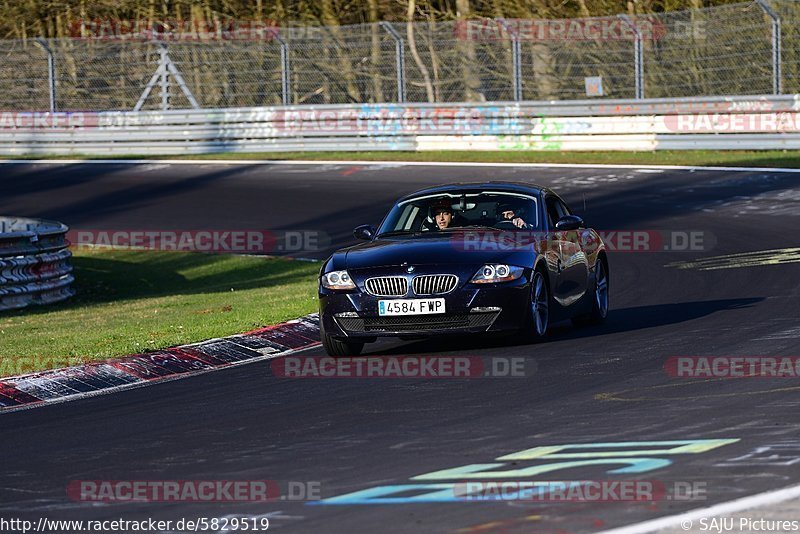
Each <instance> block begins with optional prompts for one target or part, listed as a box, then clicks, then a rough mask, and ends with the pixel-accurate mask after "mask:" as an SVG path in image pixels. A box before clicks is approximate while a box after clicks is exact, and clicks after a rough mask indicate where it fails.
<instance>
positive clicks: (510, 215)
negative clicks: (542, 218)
mask: <svg viewBox="0 0 800 534" xmlns="http://www.w3.org/2000/svg"><path fill="white" fill-rule="evenodd" d="M497 215H498V220H497V222H498V223H501V222H505V221H509V222H510V223H511V224H513V225H514V226H516V227H517V228H527V227H528V223H526V222H525V221H524V220H523V219H522V217H520V216H519V215H518V214H517V210H516V209H515V208H514V206H512V205H511V204H499V205H498V206H497Z"/></svg>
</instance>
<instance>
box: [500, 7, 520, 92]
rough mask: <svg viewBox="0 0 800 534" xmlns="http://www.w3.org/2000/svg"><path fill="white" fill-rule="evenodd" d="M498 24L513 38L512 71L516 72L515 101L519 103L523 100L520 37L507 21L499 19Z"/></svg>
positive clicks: (514, 74)
mask: <svg viewBox="0 0 800 534" xmlns="http://www.w3.org/2000/svg"><path fill="white" fill-rule="evenodd" d="M497 22H498V23H499V24H500V25H501V26H503V28H505V30H506V32H507V33H508V34H509V35H510V36H511V70H513V71H514V72H513V80H514V100H515V101H517V102H519V101H520V100H522V64H521V62H520V52H521V47H520V44H519V35H518V34H517V32H516V31H515V30H514V29H513V28H511V26H509V25H508V23H507V22H506V20H505V19H497Z"/></svg>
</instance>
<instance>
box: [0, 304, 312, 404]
mask: <svg viewBox="0 0 800 534" xmlns="http://www.w3.org/2000/svg"><path fill="white" fill-rule="evenodd" d="M319 344H320V340H319V317H318V314H311V315H307V316H305V317H301V318H299V319H295V320H293V321H287V322H285V323H281V324H277V325H274V326H267V327H264V328H259V329H258V330H253V331H252V332H247V333H245V334H238V335H235V336H230V337H225V338H218V339H210V340H208V341H203V342H201V343H194V344H191V345H181V346H179V347H173V348H169V349H164V350H159V351H155V352H149V353H146V354H132V355H130V356H123V357H121V358H114V359H110V360H105V361H97V362H91V363H87V364H84V365H79V366H76V367H66V368H62V369H53V370H49V371H42V372H39V373H33V374H27V375H22V376H14V377H10V378H0V413H4V412H9V411H16V410H20V409H25V408H34V407H37V406H43V405H46V404H52V403H55V402H63V401H67V400H74V399H77V398H81V397H87V396H94V395H102V394H104V393H111V392H114V391H119V390H122V389H129V388H134V387H141V386H143V385H147V384H152V383H155V382H161V381H166V380H174V379H177V378H184V377H187V376H194V375H197V374H201V373H207V372H210V371H214V370H217V369H222V368H226V367H230V366H233V365H242V364H245V363H252V362H256V361H260V360H268V359H272V358H278V357H282V356H286V355H289V354H292V353H295V352H298V351H300V350H305V349H307V348H311V347H315V346H317V345H319Z"/></svg>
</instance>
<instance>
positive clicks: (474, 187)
mask: <svg viewBox="0 0 800 534" xmlns="http://www.w3.org/2000/svg"><path fill="white" fill-rule="evenodd" d="M483 189H491V190H492V191H502V192H508V193H525V194H528V195H538V194H539V193H540V192H545V193H549V192H551V191H550V190H549V189H548V188H546V187H543V186H541V185H536V184H531V183H524V182H499V181H488V182H457V183H452V184H446V185H437V186H434V187H426V188H424V189H420V190H418V191H414V192H413V193H409V194H408V195H406V196H404V197H403V198H401V199H399V200H398V202H403V201H404V200H408V199H410V198H416V197H419V196H427V195H435V194H438V193H442V194H444V193H453V192H456V191H458V192H461V191H464V192H472V191H481V190H483Z"/></svg>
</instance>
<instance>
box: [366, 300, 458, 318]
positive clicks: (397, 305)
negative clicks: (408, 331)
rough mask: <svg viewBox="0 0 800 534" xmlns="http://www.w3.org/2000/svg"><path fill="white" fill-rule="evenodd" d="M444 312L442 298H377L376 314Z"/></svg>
mask: <svg viewBox="0 0 800 534" xmlns="http://www.w3.org/2000/svg"><path fill="white" fill-rule="evenodd" d="M431 313H444V299H402V300H379V301H378V315H380V316H384V315H428V314H431Z"/></svg>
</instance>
